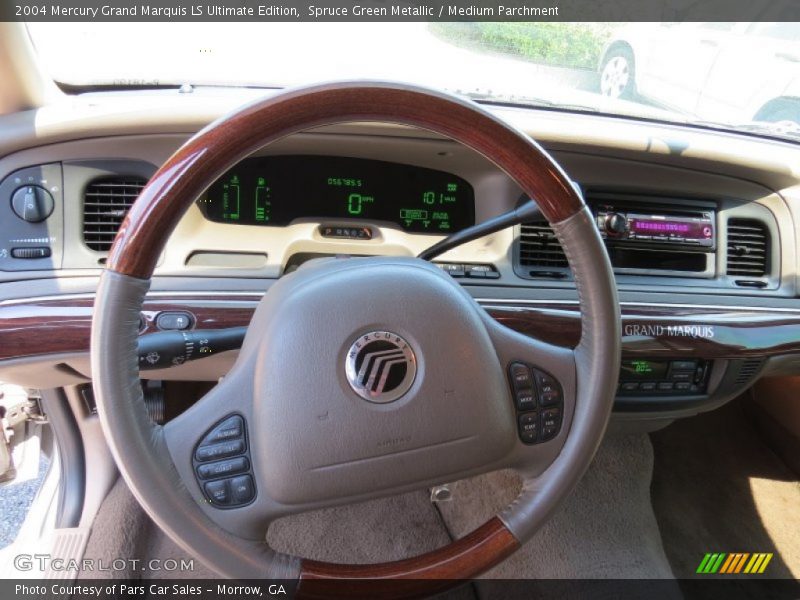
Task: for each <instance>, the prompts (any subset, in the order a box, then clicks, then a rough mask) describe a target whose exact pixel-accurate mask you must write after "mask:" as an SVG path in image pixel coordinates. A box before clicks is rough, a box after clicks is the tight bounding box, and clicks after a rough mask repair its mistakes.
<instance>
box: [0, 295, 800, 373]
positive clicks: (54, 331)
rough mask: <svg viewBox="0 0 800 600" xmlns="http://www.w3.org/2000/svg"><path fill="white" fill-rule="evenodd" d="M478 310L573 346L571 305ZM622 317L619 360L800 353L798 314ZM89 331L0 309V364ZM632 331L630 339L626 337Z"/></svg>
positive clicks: (193, 301) (63, 305)
mask: <svg viewBox="0 0 800 600" xmlns="http://www.w3.org/2000/svg"><path fill="white" fill-rule="evenodd" d="M259 298H260V295H257V294H255V295H253V296H252V297H250V296H248V297H245V298H242V297H241V296H230V297H224V296H213V297H211V296H204V295H203V294H202V293H198V295H196V296H194V295H193V296H185V295H182V296H176V297H164V298H151V299H147V300H145V303H144V307H143V310H142V314H143V316H144V328H143V330H142V333H153V332H155V331H157V329H156V327H155V318H156V316H157V314H158V313H159V312H161V311H164V310H180V311H188V312H190V313H191V314H192V316H193V317H194V319H195V328H196V329H223V328H226V327H240V326H244V325H247V324H248V323H249V322H250V319H251V317H252V315H253V310H254V308H255V304H256V303H257V301H258V300H259ZM243 300H244V302H243ZM250 303H252V305H249V304H250ZM486 309H487V311H488V312H489V314H491V315H492V316H493V317H494V318H495V319H497V320H498V321H499V322H500V323H503V324H504V325H506V326H507V327H509V328H511V329H513V330H515V331H519V332H520V333H523V334H525V335H528V336H531V337H535V338H537V339H540V340H542V341H545V342H549V343H552V344H556V345H561V346H575V345H576V344H577V343H578V339H579V337H580V327H581V325H580V317H579V313H578V310H577V306H576V305H574V304H559V303H557V302H554V303H552V304H545V305H542V304H540V305H536V306H522V305H519V306H513V305H509V306H487V307H486ZM622 312H623V314H622V323H623V332H625V333H627V334H626V335H624V336H623V339H622V353H623V356H626V357H637V356H640V357H649V358H657V357H665V358H667V357H689V358H691V357H697V358H706V359H714V358H747V357H759V356H776V355H781V354H792V353H800V311H798V312H797V313H781V312H775V313H771V312H764V311H748V310H743V309H737V308H735V307H731V309H730V311H728V310H726V309H722V308H713V309H712V308H705V307H697V308H691V307H690V308H680V309H677V308H676V309H670V308H668V307H659V306H653V307H647V306H637V307H635V308H633V307H623V311H622ZM91 326H92V300H91V299H89V298H85V299H74V298H72V299H68V298H67V299H64V300H58V299H50V300H44V301H38V302H36V301H33V302H31V303H30V304H8V305H0V360H7V359H11V358H19V357H29V356H41V355H47V354H60V353H67V352H88V350H89V337H90V333H91ZM706 326H712V327H713V333H714V336H713V337H712V338H706V337H695V336H693V335H691V333H692V331H694V330H697V331H698V332H701V331H702V329H697V328H703V327H706ZM670 328H672V329H670ZM676 328H678V329H676ZM680 328H683V329H680ZM693 328H695V329H694V330H693ZM637 331H638V332H639V334H638V335H632V333H634V332H637ZM648 331H649V332H650V334H647V332H648Z"/></svg>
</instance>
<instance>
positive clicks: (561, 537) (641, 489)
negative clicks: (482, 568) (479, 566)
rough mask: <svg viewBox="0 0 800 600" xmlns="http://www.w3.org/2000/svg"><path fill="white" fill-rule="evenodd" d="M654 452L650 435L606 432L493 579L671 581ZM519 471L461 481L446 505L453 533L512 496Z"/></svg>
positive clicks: (477, 521)
mask: <svg viewBox="0 0 800 600" xmlns="http://www.w3.org/2000/svg"><path fill="white" fill-rule="evenodd" d="M652 469H653V450H652V447H651V446H650V441H649V440H648V438H647V436H646V435H643V434H641V435H613V436H609V437H607V438H606V440H605V441H604V442H603V444H602V446H601V447H600V450H599V451H598V453H597V456H595V459H594V462H593V464H592V466H591V467H590V468H589V471H588V472H587V473H586V475H585V476H584V478H583V480H581V482H580V483H579V484H578V486H577V487H576V489H575V491H574V492H573V493H572V495H571V496H570V497H569V498H568V499H567V501H566V502H565V504H564V506H562V507H561V508H560V509H559V510H558V512H557V513H556V514H555V515H554V517H553V518H552V519H551V520H550V521H549V522H547V523H546V524H545V525H544V527H542V529H541V530H540V531H539V532H538V533H537V534H536V536H535V537H534V538H533V539H532V540H531V541H530V542H528V543H527V544H526V545H525V546H523V547H522V548H521V549H520V550H519V551H517V552H516V554H514V555H513V556H511V557H510V558H509V559H508V560H506V561H505V562H504V563H502V564H501V565H498V566H497V567H495V568H494V569H492V570H491V571H490V572H489V573H487V574H486V576H485V577H487V578H519V577H523V578H536V579H670V578H672V572H671V571H670V567H669V564H668V562H667V559H666V556H665V555H664V551H663V549H662V546H661V536H660V535H659V531H658V526H657V524H656V520H655V516H654V515H653V511H652V508H651V504H650V477H651V473H652ZM518 489H519V488H518V484H516V483H515V480H514V479H513V476H511V475H509V474H505V473H492V474H489V475H483V476H481V477H478V478H475V479H472V480H467V481H463V482H458V483H457V484H455V485H454V486H453V495H454V501H453V502H449V503H443V504H440V505H439V506H440V509H441V511H442V514H443V516H444V518H445V521H446V522H447V524H448V526H449V528H450V530H451V532H452V533H453V534H454V535H455V536H461V535H464V534H465V533H466V532H467V531H469V530H470V529H472V528H474V527H475V526H477V525H479V524H480V523H481V522H482V521H483V520H485V519H486V518H488V517H489V516H491V515H492V514H494V513H495V512H497V510H498V509H500V508H502V507H503V506H505V505H506V504H508V502H509V501H510V500H511V499H513V497H514V495H515V494H516V491H517V490H518Z"/></svg>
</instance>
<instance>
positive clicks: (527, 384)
mask: <svg viewBox="0 0 800 600" xmlns="http://www.w3.org/2000/svg"><path fill="white" fill-rule="evenodd" d="M509 371H510V372H511V384H512V385H513V386H514V389H515V390H520V389H522V388H526V389H532V388H533V378H532V377H531V370H530V369H529V368H528V366H527V365H524V364H522V363H511V367H509Z"/></svg>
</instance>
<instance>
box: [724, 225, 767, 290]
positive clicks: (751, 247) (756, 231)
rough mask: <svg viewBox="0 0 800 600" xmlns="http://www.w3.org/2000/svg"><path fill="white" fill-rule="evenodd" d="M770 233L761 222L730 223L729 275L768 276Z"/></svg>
mask: <svg viewBox="0 0 800 600" xmlns="http://www.w3.org/2000/svg"><path fill="white" fill-rule="evenodd" d="M768 257H769V233H768V232H767V227H766V225H764V224H763V223H762V222H761V221H756V220H754V219H730V220H729V221H728V270H727V273H728V275H736V276H743V277H763V276H764V275H766V274H767V269H768Z"/></svg>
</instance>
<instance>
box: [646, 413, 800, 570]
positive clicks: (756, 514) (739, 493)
mask: <svg viewBox="0 0 800 600" xmlns="http://www.w3.org/2000/svg"><path fill="white" fill-rule="evenodd" d="M651 437H652V440H653V446H654V450H655V471H654V476H653V488H652V494H653V505H654V508H655V512H656V518H657V519H658V522H659V526H660V528H661V535H662V538H663V540H664V547H665V550H666V552H667V556H668V557H669V560H670V563H671V564H672V568H673V571H674V573H675V576H676V577H693V576H696V575H695V572H696V570H697V567H698V565H699V564H700V561H701V560H702V559H703V557H704V555H705V554H706V553H707V552H725V553H733V552H748V553H755V552H772V553H774V557H773V559H772V561H771V563H770V564H769V565H768V571H767V574H768V575H769V576H770V577H782V578H783V577H786V578H791V577H794V578H797V577H800V484H798V478H797V476H796V475H795V474H794V473H793V472H792V471H790V470H789V469H788V468H787V467H786V465H785V464H784V463H783V462H782V461H781V460H780V459H779V458H778V457H777V456H776V455H775V454H774V453H773V452H772V451H770V450H769V448H767V447H766V446H765V445H764V444H763V443H762V441H761V439H760V438H759V436H758V434H757V433H756V431H755V429H754V428H753V426H752V425H751V423H750V421H749V419H748V418H747V416H746V413H745V410H744V405H743V402H742V401H736V402H731V403H729V404H727V405H726V406H724V407H722V408H720V409H718V410H715V411H712V412H709V413H706V414H704V415H700V416H697V417H692V418H689V419H683V420H680V421H677V422H675V423H674V424H672V425H670V426H669V427H667V428H666V429H664V430H662V431H658V432H656V433H654V434H652V436H651Z"/></svg>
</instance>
